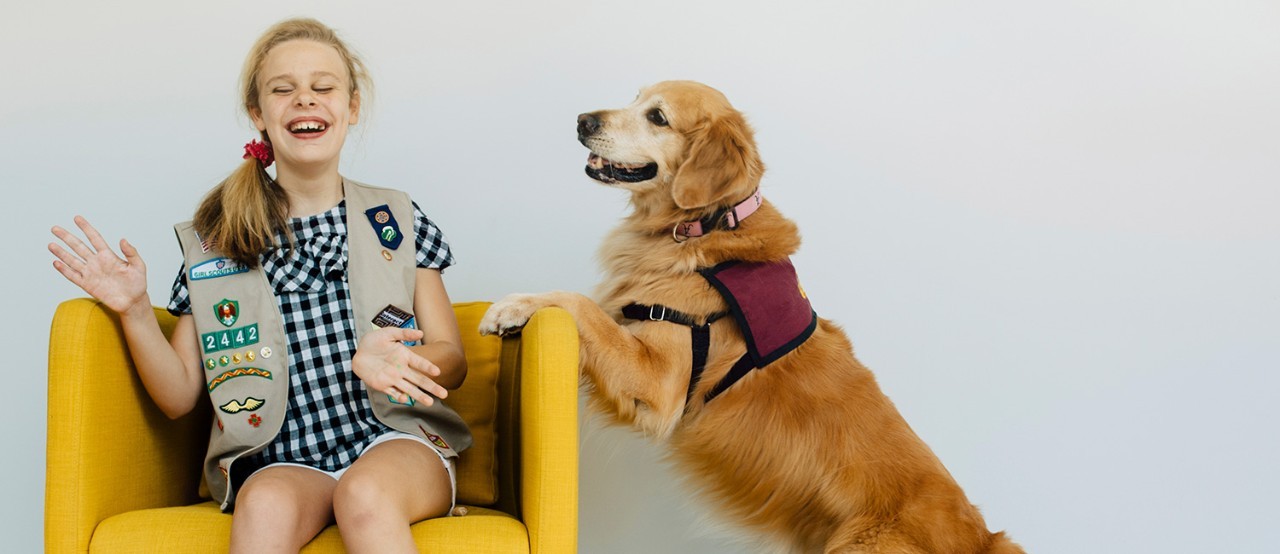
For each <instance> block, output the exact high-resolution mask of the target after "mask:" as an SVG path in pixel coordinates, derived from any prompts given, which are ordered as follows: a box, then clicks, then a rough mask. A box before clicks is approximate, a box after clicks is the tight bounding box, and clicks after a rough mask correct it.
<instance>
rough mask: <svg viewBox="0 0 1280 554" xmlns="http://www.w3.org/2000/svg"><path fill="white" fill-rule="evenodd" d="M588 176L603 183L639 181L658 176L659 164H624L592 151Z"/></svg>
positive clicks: (588, 164)
mask: <svg viewBox="0 0 1280 554" xmlns="http://www.w3.org/2000/svg"><path fill="white" fill-rule="evenodd" d="M587 176H588V177H591V178H592V179H595V180H597V181H600V182H602V183H610V184H612V183H618V182H622V183H639V182H641V181H648V180H649V179H652V178H654V177H657V176H658V164H656V163H654V162H649V163H636V164H624V163H621V162H615V161H612V160H607V159H605V158H602V157H600V156H598V155H596V154H594V153H592V154H591V155H590V156H587Z"/></svg>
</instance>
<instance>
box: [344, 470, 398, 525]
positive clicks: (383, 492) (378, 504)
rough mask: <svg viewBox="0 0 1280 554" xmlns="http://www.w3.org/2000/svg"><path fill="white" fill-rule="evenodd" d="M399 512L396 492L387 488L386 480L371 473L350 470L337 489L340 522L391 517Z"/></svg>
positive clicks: (356, 521)
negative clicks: (393, 493)
mask: <svg viewBox="0 0 1280 554" xmlns="http://www.w3.org/2000/svg"><path fill="white" fill-rule="evenodd" d="M399 511H400V507H399V506H397V505H396V502H395V499H394V496H393V495H392V491H390V490H387V488H386V486H385V485H384V483H383V480H382V479H378V478H376V477H374V476H371V475H367V474H364V473H351V472H348V473H347V474H345V475H343V476H342V479H340V480H338V487H337V488H335V489H334V490H333V513H334V516H335V517H336V518H337V519H338V521H339V523H358V522H360V521H364V520H367V519H371V518H380V517H390V516H395V515H396V514H397V513H398V512H399Z"/></svg>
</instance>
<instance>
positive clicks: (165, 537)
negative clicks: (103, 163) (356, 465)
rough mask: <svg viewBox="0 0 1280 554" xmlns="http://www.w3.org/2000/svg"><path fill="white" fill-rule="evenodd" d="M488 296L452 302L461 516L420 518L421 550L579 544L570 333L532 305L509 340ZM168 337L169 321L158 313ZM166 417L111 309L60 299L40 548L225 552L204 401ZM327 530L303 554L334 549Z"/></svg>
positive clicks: (564, 315) (225, 528)
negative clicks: (489, 326) (471, 441)
mask: <svg viewBox="0 0 1280 554" xmlns="http://www.w3.org/2000/svg"><path fill="white" fill-rule="evenodd" d="M488 305H489V304H488V303H485V302H474V303H463V304H455V305H454V311H455V313H456V315H457V317H458V325H459V328H460V329H461V330H462V334H463V343H464V344H463V346H464V348H465V350H466V354H467V363H468V375H467V382H466V383H464V385H463V387H462V388H460V389H459V390H457V391H454V392H453V393H451V394H450V397H449V401H450V405H451V406H454V407H455V409H457V410H458V412H459V413H460V414H461V415H462V416H463V418H464V419H466V420H467V423H468V424H469V425H471V426H472V431H473V434H474V435H475V437H476V444H475V446H473V447H472V448H471V449H469V450H467V451H466V452H463V453H462V457H461V458H460V463H459V466H458V497H459V505H460V506H466V507H467V508H468V513H467V515H465V516H461V517H449V518H437V519H431V520H427V521H422V522H418V523H416V524H414V525H413V527H412V530H413V534H414V538H415V539H416V541H417V543H418V545H419V548H420V549H421V550H422V551H424V552H426V551H430V552H466V553H485V552H492V553H508V552H532V553H553V552H574V551H575V550H576V548H577V534H578V435H577V433H578V428H577V425H578V418H577V410H578V401H577V390H578V332H577V329H576V328H575V327H574V323H573V319H572V318H571V317H570V316H569V314H568V312H565V311H564V310H560V309H558V308H551V309H546V310H541V311H539V312H538V313H537V314H535V315H534V316H533V319H531V320H530V321H529V325H528V326H527V327H525V329H524V331H523V333H522V334H521V335H519V336H516V337H509V338H506V339H497V338H494V337H482V336H480V335H479V334H478V333H477V332H476V327H477V324H478V322H479V320H480V317H481V316H482V315H483V314H484V311H485V309H486V308H487V307H488ZM156 315H157V317H158V318H159V319H160V325H161V327H162V328H163V329H164V330H165V332H166V333H169V332H171V331H172V329H173V325H174V322H175V321H176V319H175V318H174V317H173V316H171V315H169V313H168V312H166V311H164V310H162V309H157V310H156ZM207 404H208V403H207V401H206V402H205V406H204V407H203V408H197V409H196V410H193V412H192V413H191V414H189V415H187V416H185V417H182V418H179V419H177V420H170V419H169V418H167V417H165V415H164V414H163V413H161V412H160V410H159V409H158V408H156V407H155V405H154V404H153V403H152V402H151V399H150V397H149V396H147V393H146V391H145V390H143V388H142V383H141V382H140V381H139V380H138V377H137V374H136V373H135V372H134V369H133V364H132V361H131V360H130V358H129V353H128V348H127V346H126V344H125V341H124V335H123V333H122V331H121V329H120V324H119V321H118V320H117V318H116V317H115V316H114V314H112V313H111V312H110V311H109V310H107V309H106V308H104V307H103V306H102V305H101V304H99V303H97V302H95V301H93V300H89V299H76V300H69V301H67V302H64V303H62V305H60V306H58V310H57V312H56V313H55V314H54V317H53V327H52V330H51V336H50V340H49V434H48V447H47V448H48V461H47V466H46V484H45V550H46V551H47V552H51V553H63V552H77V553H78V552H89V551H92V552H226V550H227V547H228V539H229V537H230V529H231V516H230V515H228V514H223V513H221V512H220V511H219V510H218V507H217V506H216V505H215V504H214V503H213V502H211V501H209V500H208V498H207V497H204V498H202V497H201V494H203V491H202V488H203V487H201V483H200V481H201V477H200V467H201V461H202V459H203V456H204V452H205V447H206V446H207V445H208V439H209V425H210V423H211V422H210V416H211V414H212V408H211V407H209V406H208V405H207ZM342 551H343V548H342V539H341V536H340V535H339V534H338V529H337V528H336V527H333V526H331V527H329V528H328V529H325V530H324V531H323V532H322V533H320V535H319V536H317V537H316V538H315V539H314V540H312V541H311V543H309V544H308V545H307V546H306V547H305V548H304V549H303V552H304V553H308V554H314V553H320V552H342Z"/></svg>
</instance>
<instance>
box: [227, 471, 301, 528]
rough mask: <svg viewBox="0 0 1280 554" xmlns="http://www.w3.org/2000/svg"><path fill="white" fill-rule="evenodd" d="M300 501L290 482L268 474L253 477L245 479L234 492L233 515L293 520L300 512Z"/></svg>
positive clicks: (278, 520) (273, 519) (272, 519)
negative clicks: (242, 484) (238, 489)
mask: <svg viewBox="0 0 1280 554" xmlns="http://www.w3.org/2000/svg"><path fill="white" fill-rule="evenodd" d="M302 501H303V499H302V498H301V496H300V495H299V494H298V491H297V490H295V488H294V487H293V486H292V483H289V482H288V481H286V480H284V479H273V478H271V477H269V476H261V477H255V478H253V479H250V480H248V481H246V482H245V484H244V486H243V487H241V488H240V491H239V492H237V493H236V507H235V512H234V515H235V516H236V517H237V518H238V519H239V517H240V516H246V517H250V518H253V519H259V518H265V519H267V520H269V521H276V522H286V521H287V522H294V521H297V519H298V518H299V516H300V515H301V513H302V510H301V506H300V504H301V503H302Z"/></svg>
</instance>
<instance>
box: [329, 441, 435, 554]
mask: <svg viewBox="0 0 1280 554" xmlns="http://www.w3.org/2000/svg"><path fill="white" fill-rule="evenodd" d="M452 502H453V484H452V481H451V480H450V478H449V471H448V470H447V469H445V466H444V463H443V462H441V460H440V456H439V455H438V454H436V452H435V451H434V450H432V449H431V448H430V447H428V446H427V445H425V444H422V443H420V442H418V441H415V440H406V439H399V440H390V441H386V442H383V443H379V444H377V445H374V446H373V447H371V448H370V449H369V450H367V451H365V453H364V454H363V455H361V456H360V459H358V460H356V462H355V463H354V464H352V465H351V468H350V469H348V470H347V471H346V473H343V474H342V478H340V479H339V480H338V487H337V489H335V490H334V492H333V513H334V516H335V518H336V519H337V521H338V528H339V529H341V530H342V542H343V544H345V545H346V547H347V552H351V553H360V552H378V553H382V552H417V547H416V546H415V545H414V543H413V535H411V534H410V533H409V525H411V524H412V523H414V522H417V521H420V520H423V519H426V518H429V517H436V516H442V515H444V514H446V513H448V512H449V507H450V505H451V504H452Z"/></svg>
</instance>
